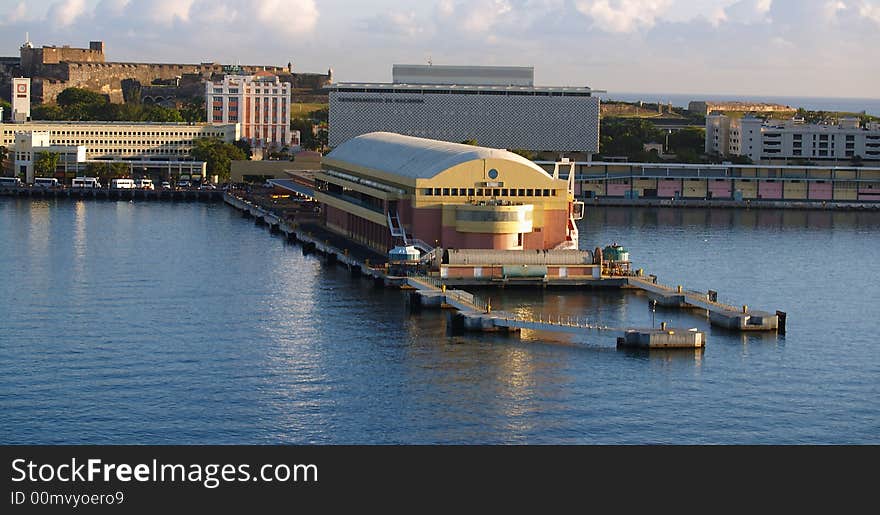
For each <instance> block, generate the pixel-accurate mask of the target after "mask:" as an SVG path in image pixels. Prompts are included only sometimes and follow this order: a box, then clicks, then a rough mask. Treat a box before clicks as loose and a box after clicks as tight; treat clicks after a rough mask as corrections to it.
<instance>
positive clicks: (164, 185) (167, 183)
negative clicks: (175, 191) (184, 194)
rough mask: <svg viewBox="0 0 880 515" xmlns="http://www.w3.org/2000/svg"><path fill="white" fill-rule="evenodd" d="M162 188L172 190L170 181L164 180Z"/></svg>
mask: <svg viewBox="0 0 880 515" xmlns="http://www.w3.org/2000/svg"><path fill="white" fill-rule="evenodd" d="M162 189H163V190H170V189H171V183H170V182H168V181H162Z"/></svg>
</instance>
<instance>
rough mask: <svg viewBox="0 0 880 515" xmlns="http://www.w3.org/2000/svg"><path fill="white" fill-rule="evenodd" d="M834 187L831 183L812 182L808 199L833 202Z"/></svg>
mask: <svg viewBox="0 0 880 515" xmlns="http://www.w3.org/2000/svg"><path fill="white" fill-rule="evenodd" d="M833 192H834V185H833V184H832V183H830V182H811V183H809V194H808V195H807V198H809V199H811V200H831V199H832V197H833V196H834V194H833Z"/></svg>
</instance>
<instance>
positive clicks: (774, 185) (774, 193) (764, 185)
mask: <svg viewBox="0 0 880 515" xmlns="http://www.w3.org/2000/svg"><path fill="white" fill-rule="evenodd" d="M758 198H760V199H781V198H782V183H781V182H769V181H760V182H758Z"/></svg>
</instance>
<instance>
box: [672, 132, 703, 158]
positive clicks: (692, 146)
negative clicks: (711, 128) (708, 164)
mask: <svg viewBox="0 0 880 515" xmlns="http://www.w3.org/2000/svg"><path fill="white" fill-rule="evenodd" d="M668 141H669V149H668V151H669V152H674V153H675V154H676V155H678V156H679V157H681V155H682V153H685V154H687V155H688V156H699V155H700V154H702V153H703V151H704V150H705V148H706V129H699V128H691V127H688V128H685V129H681V130H679V131H675V132H673V133H671V134H670V135H669V140H668Z"/></svg>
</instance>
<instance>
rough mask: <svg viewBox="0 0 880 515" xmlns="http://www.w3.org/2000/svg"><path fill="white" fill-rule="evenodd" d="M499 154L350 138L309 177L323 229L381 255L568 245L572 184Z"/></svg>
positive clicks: (573, 231)
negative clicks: (404, 250) (407, 249)
mask: <svg viewBox="0 0 880 515" xmlns="http://www.w3.org/2000/svg"><path fill="white" fill-rule="evenodd" d="M558 176H559V174H558V172H556V173H548V172H547V171H545V170H544V169H542V168H541V167H540V166H538V165H536V164H534V163H533V162H531V161H529V160H528V159H525V158H523V157H521V156H519V155H517V154H514V153H512V152H508V151H506V150H502V149H495V148H487V147H477V146H472V145H465V144H460V143H451V142H446V141H438V140H434V139H426V138H416V137H412V136H406V135H402V134H394V133H389V132H372V133H368V134H364V135H360V136H357V137H354V138H352V139H350V140H348V141H346V142H344V143H342V144H341V145H339V146H337V147H336V148H335V149H334V150H333V151H332V152H330V153H329V154H327V155H326V156H325V157H324V159H323V163H322V170H321V171H320V172H318V173H316V174H315V175H314V189H315V191H314V195H315V198H316V200H317V201H318V202H320V203H321V205H322V216H323V218H324V220H323V222H324V224H325V226H326V227H327V228H328V229H330V230H332V231H334V232H336V233H338V234H340V235H342V236H344V237H346V238H348V239H350V240H353V241H356V242H359V243H361V244H364V245H366V246H368V247H371V248H373V249H375V250H376V251H377V252H379V253H382V254H386V253H387V252H388V251H389V250H390V249H392V248H394V247H395V246H398V245H414V246H416V247H417V248H419V250H421V251H422V252H429V251H430V250H431V249H433V248H435V247H442V248H444V249H487V250H488V249H494V250H536V251H542V250H552V249H577V240H578V234H577V227H576V225H575V220H576V219H578V218H580V216H581V215H582V211H583V204H582V203H580V202H575V201H574V197H573V190H572V185H571V183H570V182H569V180H567V179H560V178H559V177H558Z"/></svg>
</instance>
